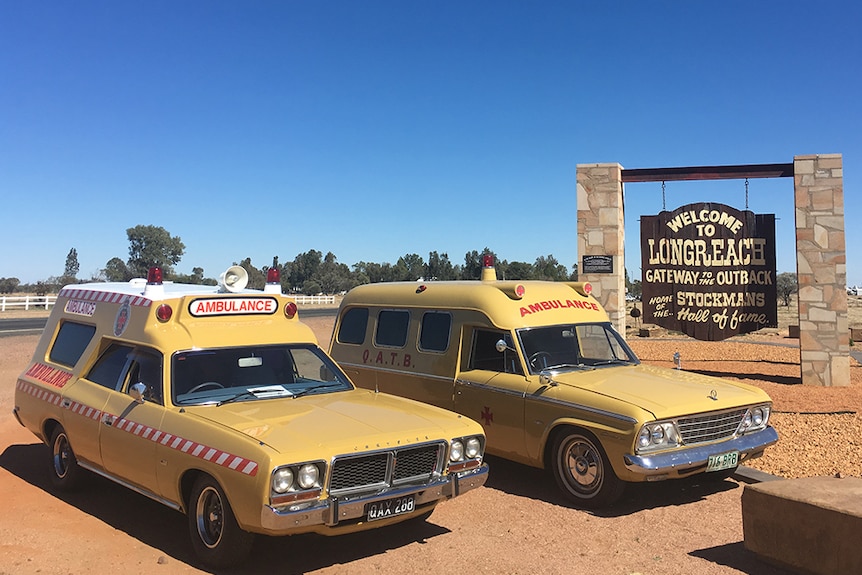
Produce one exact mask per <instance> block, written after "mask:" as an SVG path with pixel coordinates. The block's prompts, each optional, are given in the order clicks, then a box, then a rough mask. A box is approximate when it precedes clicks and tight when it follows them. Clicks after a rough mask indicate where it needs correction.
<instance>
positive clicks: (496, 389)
mask: <svg viewBox="0 0 862 575" xmlns="http://www.w3.org/2000/svg"><path fill="white" fill-rule="evenodd" d="M455 383H456V384H461V385H463V386H465V387H475V388H476V389H482V390H484V391H491V392H494V393H499V394H500V395H511V396H512V397H519V398H521V399H524V397H525V393H524V392H523V391H515V390H513V389H505V388H502V387H497V386H495V385H488V384H486V383H476V382H475V381H468V380H466V379H461V378H458V379H456V380H455Z"/></svg>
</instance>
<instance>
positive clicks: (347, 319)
mask: <svg viewBox="0 0 862 575" xmlns="http://www.w3.org/2000/svg"><path fill="white" fill-rule="evenodd" d="M367 326H368V308H367V307H354V308H351V309H349V310H347V312H345V314H344V315H343V316H342V318H341V323H340V324H339V326H338V342H339V343H353V344H357V345H359V344H362V343H364V342H365V328H366V327H367Z"/></svg>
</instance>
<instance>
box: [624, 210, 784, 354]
mask: <svg viewBox="0 0 862 575" xmlns="http://www.w3.org/2000/svg"><path fill="white" fill-rule="evenodd" d="M641 265H642V269H643V275H642V279H641V285H642V288H643V298H642V299H643V318H644V321H645V322H646V323H654V324H657V325H660V326H662V327H665V328H667V329H670V330H674V331H681V332H683V333H685V334H686V335H688V336H690V337H694V338H696V339H700V340H706V341H720V340H723V339H726V338H728V337H731V336H733V335H737V334H742V333H749V332H752V331H756V330H758V329H761V328H764V327H777V326H778V307H777V306H778V298H777V291H776V285H775V267H776V264H775V215H774V214H755V213H754V212H750V211H739V210H737V209H735V208H731V207H730V206H725V205H723V204H715V203H699V204H689V205H687V206H682V207H680V208H677V209H676V210H674V211H673V212H667V211H664V212H661V213H660V214H658V215H657V216H642V217H641Z"/></svg>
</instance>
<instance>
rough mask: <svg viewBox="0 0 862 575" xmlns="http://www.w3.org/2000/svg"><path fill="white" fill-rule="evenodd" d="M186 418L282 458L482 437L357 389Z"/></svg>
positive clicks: (205, 409) (463, 425)
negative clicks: (257, 444) (246, 438)
mask: <svg viewBox="0 0 862 575" xmlns="http://www.w3.org/2000/svg"><path fill="white" fill-rule="evenodd" d="M187 412H189V413H193V414H194V415H196V416H198V417H201V418H204V419H208V420H210V421H212V422H214V423H217V424H220V425H224V426H227V427H230V428H232V429H235V430H236V431H238V432H240V433H243V434H245V435H248V436H249V437H251V438H253V439H255V440H256V441H259V442H262V443H265V444H267V445H269V446H270V447H272V448H273V449H275V450H276V451H279V452H282V453H284V452H288V451H295V450H297V449H303V450H305V449H312V448H315V447H319V448H324V449H325V451H326V452H329V450H332V452H333V453H349V452H353V451H367V450H369V449H382V448H387V447H393V446H397V445H410V444H415V443H421V442H425V441H430V440H435V439H445V440H447V441H448V440H451V439H452V438H454V437H460V436H462V435H467V434H475V433H481V427H480V426H479V424H477V423H475V422H474V421H472V420H470V419H469V418H466V417H464V416H461V415H458V414H456V413H452V412H450V411H446V410H443V409H440V408H437V407H433V406H430V405H425V404H422V403H419V402H415V401H412V400H409V399H403V398H400V397H395V396H391V395H387V394H384V393H375V392H373V391H367V390H361V389H357V390H353V391H345V392H338V393H326V394H320V395H306V396H303V397H300V398H289V397H283V398H278V399H268V400H256V401H247V402H236V403H230V404H225V405H221V406H216V405H208V406H197V407H191V408H187Z"/></svg>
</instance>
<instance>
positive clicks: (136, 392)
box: [129, 381, 147, 403]
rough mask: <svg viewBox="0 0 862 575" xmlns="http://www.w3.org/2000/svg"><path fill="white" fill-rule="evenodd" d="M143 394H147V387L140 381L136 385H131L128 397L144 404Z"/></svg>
mask: <svg viewBox="0 0 862 575" xmlns="http://www.w3.org/2000/svg"><path fill="white" fill-rule="evenodd" d="M145 393H147V385H146V384H145V383H144V382H142V381H139V382H138V383H133V384H132V386H131V387H130V388H129V395H131V396H132V399H134V400H135V401H136V402H138V403H144V394H145Z"/></svg>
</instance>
